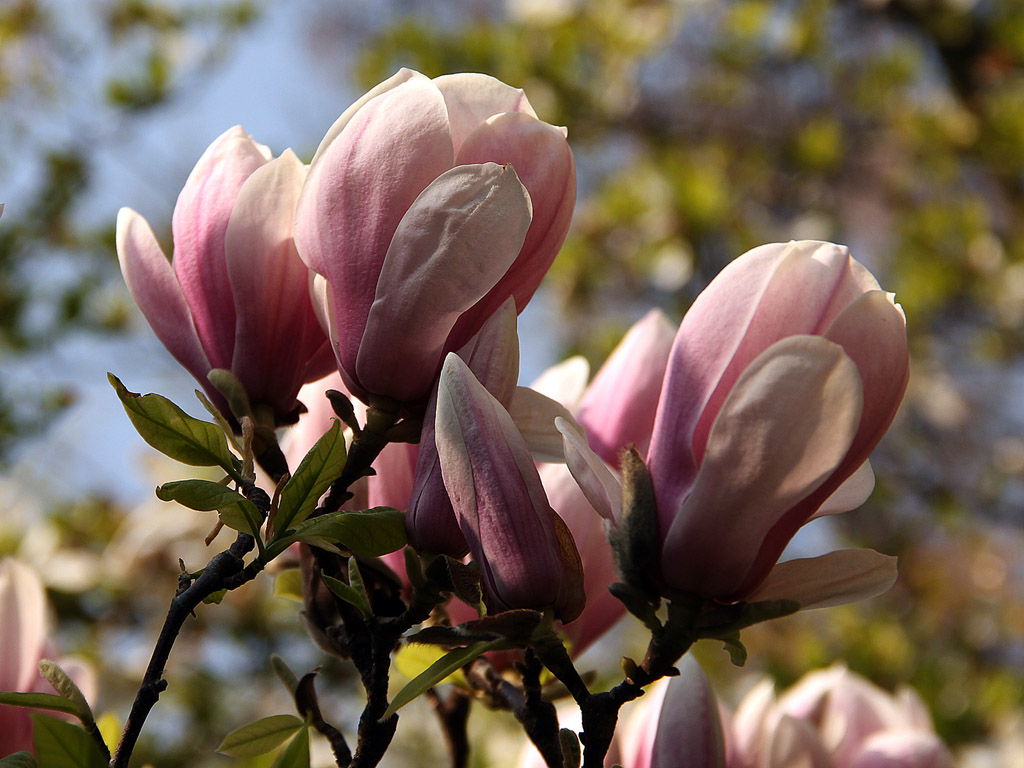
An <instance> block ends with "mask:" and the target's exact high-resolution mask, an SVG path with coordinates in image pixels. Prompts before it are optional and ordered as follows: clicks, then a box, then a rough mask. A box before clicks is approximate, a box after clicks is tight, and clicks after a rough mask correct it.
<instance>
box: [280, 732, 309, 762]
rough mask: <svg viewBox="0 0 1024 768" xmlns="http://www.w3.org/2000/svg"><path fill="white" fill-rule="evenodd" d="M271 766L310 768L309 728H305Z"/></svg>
mask: <svg viewBox="0 0 1024 768" xmlns="http://www.w3.org/2000/svg"><path fill="white" fill-rule="evenodd" d="M271 768H309V728H303V729H302V730H301V731H299V732H298V733H297V734H295V738H294V739H292V741H291V743H290V744H289V745H288V747H287V748H286V749H285V750H284V752H282V753H281V754H280V755H278V758H277V760H275V761H274V765H273V766H271Z"/></svg>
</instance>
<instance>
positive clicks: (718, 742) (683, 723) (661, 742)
mask: <svg viewBox="0 0 1024 768" xmlns="http://www.w3.org/2000/svg"><path fill="white" fill-rule="evenodd" d="M676 666H677V667H678V668H679V673H680V674H679V676H678V677H673V678H671V679H669V682H668V686H667V690H666V693H665V700H664V702H663V703H662V705H661V713H660V715H659V717H658V730H657V735H656V736H655V739H654V745H653V748H652V750H651V768H725V741H724V736H723V733H722V721H721V719H720V717H719V715H718V701H717V699H716V698H715V693H714V691H712V690H711V685H710V684H709V683H708V679H707V676H706V675H705V674H704V670H702V669H701V668H700V664H698V663H697V661H696V660H695V659H694V658H693V656H692V655H690V654H687V655H686V656H684V657H683V658H682V659H681V660H680V662H679V663H678V664H677V665H676ZM790 765H792V764H790Z"/></svg>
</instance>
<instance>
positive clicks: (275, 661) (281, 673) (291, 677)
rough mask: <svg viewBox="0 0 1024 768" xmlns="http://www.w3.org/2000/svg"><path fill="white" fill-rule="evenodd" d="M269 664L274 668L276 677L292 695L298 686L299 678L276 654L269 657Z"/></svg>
mask: <svg viewBox="0 0 1024 768" xmlns="http://www.w3.org/2000/svg"><path fill="white" fill-rule="evenodd" d="M270 665H271V666H272V667H273V668H274V673H275V674H276V675H277V679H278V680H280V681H281V683H282V684H283V685H284V687H285V688H287V689H288V693H290V694H292V696H294V695H295V689H296V688H298V687H299V678H298V677H297V676H296V675H295V673H294V672H292V669H291V667H289V666H288V665H287V664H286V663H285V661H284V659H282V658H281V657H280V656H278V655H277V654H274V655H273V656H271V657H270Z"/></svg>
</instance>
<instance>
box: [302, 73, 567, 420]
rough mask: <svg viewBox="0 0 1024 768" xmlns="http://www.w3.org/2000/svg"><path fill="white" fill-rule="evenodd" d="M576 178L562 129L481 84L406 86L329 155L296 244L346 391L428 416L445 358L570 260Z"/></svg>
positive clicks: (460, 79)
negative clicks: (560, 255)
mask: <svg viewBox="0 0 1024 768" xmlns="http://www.w3.org/2000/svg"><path fill="white" fill-rule="evenodd" d="M575 187H576V177H575V168H574V165H573V159H572V153H571V152H570V151H569V148H568V145H567V144H566V141H565V131H564V129H560V128H555V127H553V126H551V125H548V124H547V123H544V122H542V121H540V120H538V119H537V117H536V115H535V113H534V111H533V108H532V107H531V106H530V103H529V102H528V101H527V100H526V97H525V95H524V94H523V92H522V91H521V90H518V89H514V88H510V87H509V86H507V85H504V84H503V83H501V82H499V81H497V80H495V79H493V78H491V77H487V76H485V75H475V74H460V75H447V76H445V77H440V78H437V79H436V80H430V79H428V78H426V77H424V76H423V75H421V74H419V73H417V72H412V71H410V70H405V69H403V70H401V71H400V72H398V73H397V74H396V75H394V76H393V77H391V78H390V79H389V80H386V81H385V82H383V83H381V84H380V85H378V86H377V87H376V88H374V89H373V90H371V91H370V92H369V93H367V94H366V95H364V96H363V97H362V98H361V99H359V100H358V101H357V102H356V103H355V104H353V105H352V106H351V107H349V109H348V110H346V111H345V113H344V114H343V115H342V116H341V117H340V118H339V119H338V121H337V122H336V123H335V124H334V125H333V126H332V127H331V129H330V131H328V133H327V136H326V137H325V138H324V140H323V142H322V143H321V144H320V147H319V149H318V150H317V153H316V155H315V156H314V158H313V162H312V164H311V166H310V172H309V177H308V178H307V180H306V183H305V185H304V187H303V190H302V194H301V196H300V199H299V203H298V208H297V211H296V220H295V239H296V243H297V245H298V249H299V253H300V254H301V256H302V259H303V260H304V261H305V262H306V264H308V265H309V267H310V268H311V269H312V270H314V271H315V272H316V273H317V274H318V275H319V276H321V278H320V279H318V280H317V281H316V284H315V287H314V291H315V295H316V303H317V306H318V313H319V316H320V319H321V322H322V323H323V324H324V327H325V328H326V329H328V331H329V334H330V337H331V342H332V345H333V347H334V351H335V354H336V356H337V361H338V365H339V368H340V370H341V373H342V375H343V377H344V379H345V383H346V385H347V386H348V388H349V390H350V391H351V392H353V393H354V394H355V395H357V396H358V397H360V398H362V399H365V398H367V397H369V396H371V395H376V396H383V397H387V398H393V399H395V400H398V401H400V402H402V403H405V404H406V405H407V407H411V408H412V409H413V410H418V411H422V410H423V407H424V406H425V404H426V401H427V399H428V397H429V395H430V392H431V389H432V387H433V385H434V382H435V381H436V379H437V376H438V373H439V371H440V368H441V363H442V362H443V360H444V356H445V354H446V353H448V352H450V351H452V350H456V349H459V348H460V347H462V346H463V345H464V344H465V343H466V342H467V341H468V340H469V339H470V338H471V337H472V336H473V335H474V334H475V333H476V332H477V331H478V330H479V329H480V327H481V326H482V325H483V323H484V322H485V321H486V319H487V318H488V317H489V316H490V315H491V314H493V313H494V312H495V311H496V310H497V309H498V308H499V307H500V306H501V305H502V304H503V303H504V302H505V300H506V299H507V298H509V297H510V296H511V297H513V298H514V299H515V305H516V310H517V311H522V309H523V308H524V307H525V306H526V303H527V302H528V301H529V299H530V297H531V296H532V295H533V293H534V291H535V290H536V289H537V286H538V285H539V283H540V281H541V278H542V277H543V276H544V273H545V272H546V271H547V269H548V267H549V266H550V264H551V262H552V260H553V259H554V256H555V253H556V252H557V251H558V249H559V248H560V247H561V244H562V241H563V239H564V238H565V234H566V231H567V230H568V226H569V219H570V217H571V215H572V210H573V205H574V202H575Z"/></svg>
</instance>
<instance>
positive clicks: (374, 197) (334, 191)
mask: <svg viewBox="0 0 1024 768" xmlns="http://www.w3.org/2000/svg"><path fill="white" fill-rule="evenodd" d="M453 160H454V156H453V154H452V149H451V134H450V132H449V129H448V113H447V110H446V109H445V106H444V99H442V98H441V94H440V93H439V92H438V90H437V88H435V87H434V85H433V84H432V83H430V82H426V81H423V80H421V79H418V78H413V79H410V80H408V81H407V82H403V83H402V84H400V85H397V86H395V87H393V88H390V89H389V90H387V91H385V92H383V93H381V94H380V95H378V96H376V97H375V98H372V99H370V100H369V101H367V102H366V103H365V104H364V105H363V106H362V108H361V109H359V110H358V111H357V112H356V113H355V115H354V116H353V117H352V119H351V120H350V121H349V122H348V123H347V124H346V125H345V126H344V128H343V129H342V130H341V131H340V133H339V134H338V136H337V137H336V138H335V139H334V140H333V141H331V142H330V144H329V145H328V146H327V148H326V149H325V150H324V151H323V153H322V154H321V155H320V156H319V157H318V158H317V162H316V163H315V164H314V165H312V166H311V167H310V170H309V176H308V177H307V179H306V183H305V185H304V186H303V189H302V194H301V195H300V198H299V202H298V205H297V209H296V214H295V244H296V247H297V248H298V251H299V254H300V255H301V257H302V260H303V261H304V262H305V263H306V265H307V266H309V267H310V269H312V270H314V271H315V272H317V273H319V274H321V275H323V276H324V277H326V278H327V282H328V283H329V284H330V287H331V291H332V292H333V293H334V307H335V311H336V312H337V313H338V315H339V317H338V319H337V326H338V328H339V329H341V332H340V333H339V353H340V358H339V359H340V361H341V363H342V365H343V367H345V368H346V369H348V370H349V371H353V370H354V369H355V359H356V354H357V351H358V346H359V339H360V337H361V336H362V331H363V328H364V326H365V324H366V316H367V314H368V313H369V311H370V305H371V304H372V302H373V299H374V293H375V291H376V288H377V280H378V277H379V275H380V271H381V266H382V265H383V263H384V257H385V254H387V251H388V247H389V245H390V244H391V240H392V237H393V236H394V234H395V230H396V229H397V228H398V223H399V222H400V221H401V220H402V217H403V216H404V215H405V213H406V211H407V210H408V209H409V206H411V205H412V204H413V201H414V200H416V198H417V196H419V194H420V193H421V192H422V191H423V190H424V189H425V188H426V187H427V185H428V184H430V183H431V182H432V181H433V180H434V179H436V178H437V177H438V176H439V175H441V174H442V173H444V172H445V171H447V170H448V169H449V168H451V167H452V162H453Z"/></svg>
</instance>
